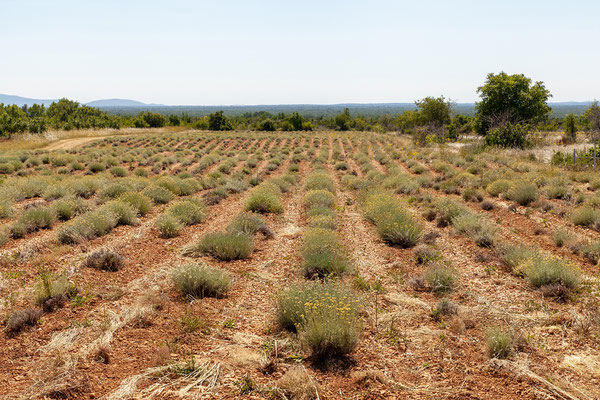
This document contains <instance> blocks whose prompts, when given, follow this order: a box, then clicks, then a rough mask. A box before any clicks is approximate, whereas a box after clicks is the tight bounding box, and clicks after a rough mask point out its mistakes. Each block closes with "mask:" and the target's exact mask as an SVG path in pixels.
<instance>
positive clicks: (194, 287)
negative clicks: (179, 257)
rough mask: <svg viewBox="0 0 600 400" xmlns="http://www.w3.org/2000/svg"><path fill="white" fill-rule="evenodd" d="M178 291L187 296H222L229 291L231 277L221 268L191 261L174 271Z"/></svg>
mask: <svg viewBox="0 0 600 400" xmlns="http://www.w3.org/2000/svg"><path fill="white" fill-rule="evenodd" d="M172 279H173V283H174V285H175V288H176V289H177V291H179V292H180V293H181V294H182V295H183V296H185V297H186V298H200V299H201V298H203V297H222V296H224V295H225V293H227V290H228V289H229V284H230V283H231V278H230V276H229V274H227V273H226V272H225V271H223V270H221V269H220V268H214V267H210V266H208V265H206V264H199V263H189V264H185V265H183V266H180V267H179V268H177V269H176V270H175V271H174V272H173V277H172Z"/></svg>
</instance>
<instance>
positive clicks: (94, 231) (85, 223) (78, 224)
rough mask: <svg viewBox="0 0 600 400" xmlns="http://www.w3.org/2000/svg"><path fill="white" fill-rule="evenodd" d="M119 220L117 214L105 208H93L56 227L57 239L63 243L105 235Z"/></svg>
mask: <svg viewBox="0 0 600 400" xmlns="http://www.w3.org/2000/svg"><path fill="white" fill-rule="evenodd" d="M118 221H119V216H118V215H116V214H113V213H112V212H107V210H100V209H98V210H94V211H90V212H87V213H85V214H82V215H80V216H79V217H77V218H75V219H73V220H71V221H69V222H67V223H65V224H64V225H62V226H61V227H60V228H59V229H58V233H57V236H58V240H59V241H60V242H61V243H64V244H70V243H80V242H82V241H84V240H90V239H93V238H95V237H100V236H104V235H106V234H107V233H108V232H110V231H111V230H112V229H113V228H114V227H115V226H117V223H118Z"/></svg>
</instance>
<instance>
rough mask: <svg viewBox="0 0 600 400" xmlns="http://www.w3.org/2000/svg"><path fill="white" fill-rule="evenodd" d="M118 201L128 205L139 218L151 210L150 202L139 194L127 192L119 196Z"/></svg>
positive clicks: (146, 197)
mask: <svg viewBox="0 0 600 400" xmlns="http://www.w3.org/2000/svg"><path fill="white" fill-rule="evenodd" d="M119 201H122V202H124V203H127V204H129V205H130V206H132V207H133V208H135V209H136V210H137V213H138V215H139V216H142V217H143V216H144V215H146V214H148V213H149V212H150V210H152V200H151V199H150V198H149V197H148V196H146V195H144V194H142V193H139V192H127V193H123V194H122V195H121V196H119Z"/></svg>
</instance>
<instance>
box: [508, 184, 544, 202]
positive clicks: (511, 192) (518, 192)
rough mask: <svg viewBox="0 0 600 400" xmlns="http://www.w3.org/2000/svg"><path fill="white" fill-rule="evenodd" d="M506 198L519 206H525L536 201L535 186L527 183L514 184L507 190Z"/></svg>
mask: <svg viewBox="0 0 600 400" xmlns="http://www.w3.org/2000/svg"><path fill="white" fill-rule="evenodd" d="M507 197H508V199H509V200H512V201H514V202H516V203H517V204H519V205H521V206H527V205H529V204H531V203H533V202H534V201H536V200H537V198H538V193H537V186H536V185H535V184H533V183H529V182H517V183H514V184H513V185H512V186H511V187H510V189H508V192H507Z"/></svg>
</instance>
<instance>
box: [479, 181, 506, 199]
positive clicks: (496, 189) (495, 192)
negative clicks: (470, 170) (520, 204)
mask: <svg viewBox="0 0 600 400" xmlns="http://www.w3.org/2000/svg"><path fill="white" fill-rule="evenodd" d="M509 188H510V181H508V180H506V179H498V180H496V181H494V182H492V183H490V184H489V185H487V187H486V188H485V191H486V192H488V194H489V195H490V196H493V197H498V196H500V195H501V194H503V193H505V192H506V191H508V189H509Z"/></svg>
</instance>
